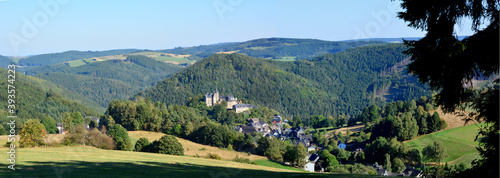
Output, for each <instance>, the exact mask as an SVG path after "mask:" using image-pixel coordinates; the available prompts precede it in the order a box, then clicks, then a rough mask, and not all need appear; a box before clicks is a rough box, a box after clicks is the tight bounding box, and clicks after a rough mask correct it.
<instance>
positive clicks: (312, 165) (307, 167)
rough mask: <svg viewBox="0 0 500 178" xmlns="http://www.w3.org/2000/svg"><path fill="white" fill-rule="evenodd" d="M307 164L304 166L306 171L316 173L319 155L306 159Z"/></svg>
mask: <svg viewBox="0 0 500 178" xmlns="http://www.w3.org/2000/svg"><path fill="white" fill-rule="evenodd" d="M306 160H307V163H306V165H305V166H304V170H306V171H309V172H314V171H315V170H314V168H315V167H316V162H317V161H318V160H319V155H318V154H316V153H314V154H312V155H310V156H307V157H306Z"/></svg>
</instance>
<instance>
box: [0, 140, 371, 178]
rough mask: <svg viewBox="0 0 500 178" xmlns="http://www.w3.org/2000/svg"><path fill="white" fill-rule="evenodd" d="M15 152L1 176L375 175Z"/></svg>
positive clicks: (87, 150)
mask: <svg viewBox="0 0 500 178" xmlns="http://www.w3.org/2000/svg"><path fill="white" fill-rule="evenodd" d="M131 135H134V133H133V134H131ZM136 135H137V134H136ZM51 136H53V135H51ZM149 136H150V138H151V139H153V138H155V137H157V136H155V135H154V134H149ZM6 138H7V137H6V136H2V137H0V142H1V143H5V140H6ZM7 150H8V149H7V147H1V148H0V152H7ZM16 153H17V154H16V166H15V168H16V170H10V169H5V168H6V167H7V166H8V163H7V162H6V161H2V162H0V166H2V167H4V169H0V177H7V176H16V177H89V176H98V177H347V176H349V177H353V176H354V177H374V176H368V175H354V174H320V173H307V172H304V171H303V170H300V169H296V168H291V167H286V166H284V165H281V164H279V163H275V162H272V161H269V160H267V159H259V160H257V161H256V162H257V163H258V164H259V165H252V164H245V163H237V162H234V161H231V160H213V159H206V158H198V157H193V156H188V155H185V156H173V155H163V154H157V153H144V152H133V151H118V150H103V149H97V148H94V147H90V146H81V145H80V146H61V147H35V148H20V149H17V150H16ZM7 156H8V155H7V154H0V160H6V159H7Z"/></svg>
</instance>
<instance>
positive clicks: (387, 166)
mask: <svg viewBox="0 0 500 178" xmlns="http://www.w3.org/2000/svg"><path fill="white" fill-rule="evenodd" d="M384 169H386V170H387V172H391V171H392V164H391V155H389V154H385V160H384Z"/></svg>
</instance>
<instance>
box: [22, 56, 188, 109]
mask: <svg viewBox="0 0 500 178" xmlns="http://www.w3.org/2000/svg"><path fill="white" fill-rule="evenodd" d="M180 69H181V68H180V67H179V66H177V65H173V64H168V63H164V62H159V61H156V60H154V59H151V58H148V57H146V56H140V55H133V56H127V58H126V60H125V61H122V60H110V61H103V62H94V63H90V64H87V65H82V66H77V67H70V66H67V65H65V64H57V65H49V66H43V67H38V68H34V69H31V70H28V71H27V72H26V73H27V74H29V75H35V76H36V77H38V78H41V79H44V80H48V81H52V82H54V83H56V84H59V85H61V86H64V87H66V88H67V89H69V90H71V91H73V92H76V93H79V94H80V95H82V96H84V97H86V98H88V99H90V100H92V101H94V103H88V102H84V103H85V104H87V105H88V106H91V107H96V108H100V110H101V111H104V110H105V108H106V107H107V105H108V104H109V102H111V101H112V100H114V99H127V98H129V97H130V96H131V95H133V94H134V93H136V92H138V91H141V90H143V89H145V88H147V87H151V86H153V85H154V84H155V83H156V82H157V81H159V80H162V79H164V78H166V77H167V76H169V75H171V74H173V73H175V72H177V71H178V70H180ZM95 103H96V104H95Z"/></svg>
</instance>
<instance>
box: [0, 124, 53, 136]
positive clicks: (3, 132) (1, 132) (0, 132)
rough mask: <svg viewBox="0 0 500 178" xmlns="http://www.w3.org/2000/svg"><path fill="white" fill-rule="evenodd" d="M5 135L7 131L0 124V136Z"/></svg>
mask: <svg viewBox="0 0 500 178" xmlns="http://www.w3.org/2000/svg"><path fill="white" fill-rule="evenodd" d="M56 129H57V128H56ZM6 134H7V130H5V127H4V126H3V125H2V124H0V135H6Z"/></svg>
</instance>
